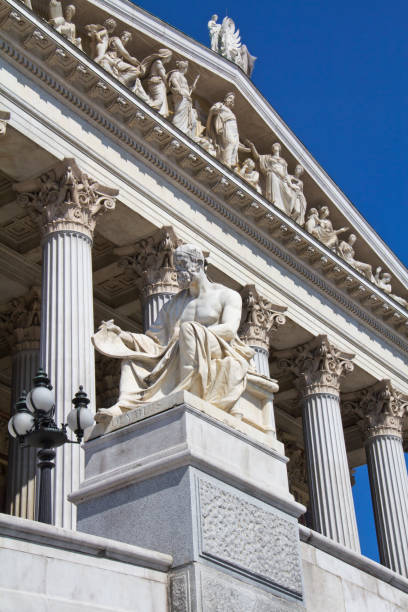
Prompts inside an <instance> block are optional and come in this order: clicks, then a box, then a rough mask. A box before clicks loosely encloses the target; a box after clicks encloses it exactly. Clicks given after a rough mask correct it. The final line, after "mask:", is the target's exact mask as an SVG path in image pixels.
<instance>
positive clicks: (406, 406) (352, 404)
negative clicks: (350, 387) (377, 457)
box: [342, 380, 408, 439]
mask: <svg viewBox="0 0 408 612" xmlns="http://www.w3.org/2000/svg"><path fill="white" fill-rule="evenodd" d="M342 407H343V409H344V410H345V411H346V412H348V413H349V414H350V413H351V414H354V415H355V416H356V417H357V418H358V425H359V426H360V428H361V431H362V433H363V436H364V437H365V438H366V439H369V438H371V437H373V436H381V435H393V436H399V437H402V425H403V420H404V417H406V416H408V396H407V395H403V394H402V393H400V392H399V391H397V390H396V389H394V387H393V386H392V384H391V381H390V380H379V381H378V382H376V383H375V384H374V385H372V386H371V387H367V388H366V389H362V390H361V391H358V392H355V393H348V394H345V395H343V396H342Z"/></svg>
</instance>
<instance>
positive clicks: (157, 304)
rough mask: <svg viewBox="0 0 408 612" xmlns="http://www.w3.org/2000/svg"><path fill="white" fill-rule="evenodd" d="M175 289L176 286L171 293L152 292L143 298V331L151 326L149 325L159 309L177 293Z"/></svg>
mask: <svg viewBox="0 0 408 612" xmlns="http://www.w3.org/2000/svg"><path fill="white" fill-rule="evenodd" d="M177 291H178V288H177V290H176V291H175V292H173V293H169V292H163V293H154V294H151V295H148V296H147V297H146V298H145V299H144V300H143V326H144V330H145V331H147V330H148V329H149V327H151V325H152V324H153V323H154V322H155V320H156V319H157V316H158V314H159V312H160V310H161V309H162V308H163V306H164V305H165V304H166V303H167V302H168V301H169V300H171V298H172V297H173V295H175V294H176V293H177Z"/></svg>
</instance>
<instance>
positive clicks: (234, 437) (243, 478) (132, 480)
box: [71, 394, 304, 612]
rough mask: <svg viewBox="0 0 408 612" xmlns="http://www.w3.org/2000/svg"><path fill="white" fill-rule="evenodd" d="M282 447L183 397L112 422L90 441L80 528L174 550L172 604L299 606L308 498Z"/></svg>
mask: <svg viewBox="0 0 408 612" xmlns="http://www.w3.org/2000/svg"><path fill="white" fill-rule="evenodd" d="M186 395H188V396H190V394H186ZM190 397H191V396H190ZM131 414H132V413H128V415H127V416H129V417H130V416H131ZM97 431H98V430H97V429H95V431H94V434H95V433H96V432H97ZM265 437H267V436H265ZM281 447H282V445H281V444H280V443H279V442H277V441H274V448H271V446H269V447H268V446H265V445H264V444H262V443H259V442H258V441H256V440H251V439H250V438H249V437H248V436H247V435H245V434H243V433H242V432H240V431H239V430H237V429H233V428H232V427H230V426H229V425H228V424H226V423H222V422H220V421H218V420H216V419H214V418H213V417H211V416H210V415H208V414H206V413H205V412H203V411H201V410H200V409H198V408H196V407H194V406H191V405H188V404H187V402H186V398H185V400H184V401H183V402H182V403H181V404H180V405H176V406H173V407H172V408H170V409H168V410H166V411H164V412H159V413H158V414H153V415H152V416H149V417H147V418H145V419H144V420H141V421H136V422H133V423H131V424H129V425H127V426H125V427H124V426H123V424H122V426H121V427H120V426H119V428H117V429H112V428H111V430H110V431H109V433H105V434H104V435H100V436H99V437H96V438H93V439H91V440H89V441H88V442H87V443H86V444H85V449H86V451H85V452H86V479H85V481H84V482H83V483H82V485H81V486H80V489H79V490H78V491H76V492H75V493H74V494H73V495H72V496H71V500H72V501H74V502H75V503H76V504H77V505H78V530H79V531H84V532H86V533H89V534H93V535H101V534H104V537H109V538H112V539H115V540H119V541H123V542H127V543H129V544H135V545H138V546H142V547H149V548H152V549H154V550H158V551H161V552H167V553H170V554H171V555H173V559H174V564H173V568H174V569H173V571H172V574H171V577H170V578H171V579H170V586H169V597H170V601H171V607H170V609H171V610H172V611H173V612H180V611H189V612H196V611H197V612H198V611H200V612H216V611H218V610H225V611H227V610H228V612H230V611H234V612H241V611H242V612H248V611H249V610H254V611H255V610H257V611H258V610H259V611H261V610H265V612H266V610H268V611H273V610H276V611H278V610H279V611H280V610H282V611H286V610H288V611H289V610H300V609H302V608H303V606H302V597H303V589H302V568H301V560H300V555H299V534H298V524H297V520H296V519H297V517H298V516H299V514H301V513H302V512H303V511H304V507H303V506H301V505H300V504H297V503H296V502H295V501H294V500H293V496H292V495H291V494H290V493H289V490H288V481H287V472H286V459H285V457H284V456H283V453H282V448H281Z"/></svg>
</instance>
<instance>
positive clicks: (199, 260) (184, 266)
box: [174, 244, 205, 289]
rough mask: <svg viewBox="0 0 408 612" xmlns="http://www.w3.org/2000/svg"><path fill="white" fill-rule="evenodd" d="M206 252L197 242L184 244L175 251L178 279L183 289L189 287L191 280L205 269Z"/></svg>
mask: <svg viewBox="0 0 408 612" xmlns="http://www.w3.org/2000/svg"><path fill="white" fill-rule="evenodd" d="M204 261H205V260H204V254H203V252H202V250H201V249H200V248H199V247H198V246H196V245H195V244H183V245H181V246H179V247H177V249H176V250H175V251H174V265H175V267H176V270H177V280H178V283H179V285H180V287H181V288H182V289H187V288H188V287H189V286H190V284H191V282H192V281H193V280H194V278H196V277H197V276H199V275H200V274H201V273H202V272H203V271H204Z"/></svg>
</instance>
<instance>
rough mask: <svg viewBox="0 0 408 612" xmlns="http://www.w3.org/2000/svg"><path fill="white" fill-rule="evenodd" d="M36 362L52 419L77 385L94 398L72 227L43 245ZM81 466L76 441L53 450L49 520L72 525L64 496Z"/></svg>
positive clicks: (86, 264)
mask: <svg viewBox="0 0 408 612" xmlns="http://www.w3.org/2000/svg"><path fill="white" fill-rule="evenodd" d="M42 304H43V306H42V318H41V350H40V355H41V356H40V361H41V365H42V367H44V368H45V369H46V371H47V373H48V376H49V378H50V380H51V384H53V385H54V388H55V398H56V418H55V421H56V422H57V424H58V425H59V424H60V423H62V422H64V423H65V422H66V419H67V415H68V412H69V411H70V410H71V407H72V406H71V399H72V397H73V395H74V393H75V392H76V391H77V390H78V386H79V385H83V387H84V389H85V391H86V392H87V393H88V396H89V397H90V398H91V402H92V404H91V405H94V403H95V361H94V351H93V347H92V344H91V335H92V333H93V294H92V263H91V240H90V238H88V237H87V236H85V234H82V233H80V232H75V231H58V232H53V233H52V234H49V235H48V236H47V237H46V239H45V240H44V246H43V293H42ZM83 470H84V459H83V453H82V450H81V448H80V447H79V445H75V444H72V445H71V444H65V445H64V446H62V447H60V448H59V449H58V450H57V459H56V468H55V470H54V475H53V477H54V508H53V517H54V523H55V525H57V526H60V527H65V528H68V529H74V528H75V524H76V511H75V507H74V506H73V505H72V504H71V503H70V502H68V501H67V495H68V494H69V493H70V492H71V491H72V490H75V489H77V488H78V486H79V483H80V481H81V479H82V474H83Z"/></svg>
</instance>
